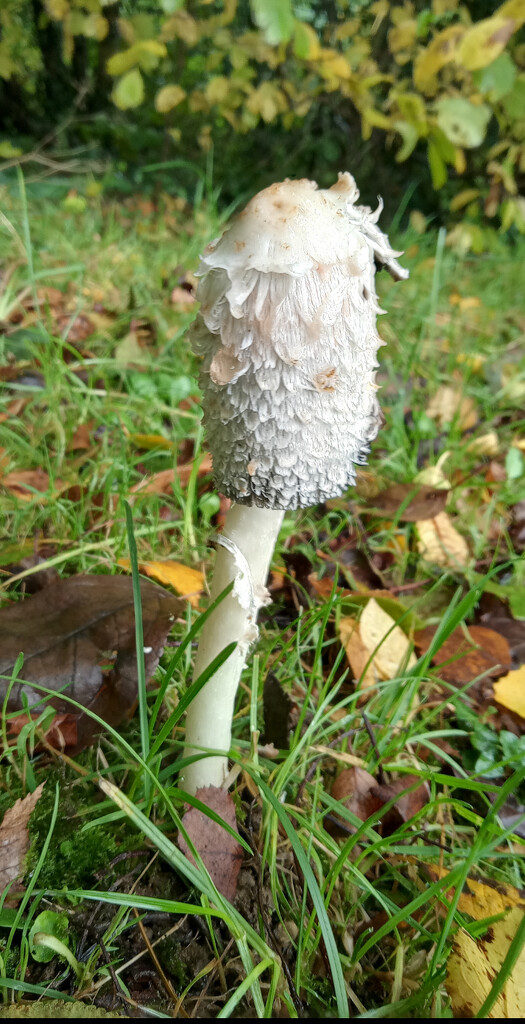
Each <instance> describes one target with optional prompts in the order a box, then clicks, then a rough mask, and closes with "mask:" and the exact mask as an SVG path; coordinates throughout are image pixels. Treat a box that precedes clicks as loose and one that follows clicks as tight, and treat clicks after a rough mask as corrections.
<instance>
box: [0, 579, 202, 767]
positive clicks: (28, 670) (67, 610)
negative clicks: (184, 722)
mask: <svg viewBox="0 0 525 1024" xmlns="http://www.w3.org/2000/svg"><path fill="white" fill-rule="evenodd" d="M140 589H141V601H142V617H143V630H144V645H145V646H144V652H143V654H144V662H145V668H146V675H147V676H148V678H151V676H152V675H153V673H154V671H155V669H156V667H157V665H158V662H159V658H160V656H161V654H162V650H163V648H164V644H165V641H166V637H167V635H168V633H169V630H170V628H171V626H172V624H173V622H174V619H175V617H176V616H178V615H179V614H180V612H181V609H182V604H181V602H180V600H179V599H178V598H175V597H173V596H172V595H171V594H169V593H167V591H165V590H163V589H162V588H161V587H159V586H157V585H156V584H154V583H151V582H150V581H149V580H141V587H140ZM0 652H1V653H0V699H1V700H4V699H5V698H6V697H8V700H7V709H8V711H9V712H16V711H19V710H25V708H27V706H28V707H29V709H30V711H31V712H32V711H33V710H34V711H35V712H37V713H40V711H41V710H42V703H41V702H42V699H43V694H42V692H41V691H40V690H39V689H38V687H39V686H40V687H46V688H47V689H49V690H51V691H53V693H54V694H55V695H54V696H51V697H50V698H49V703H50V705H51V706H52V707H54V708H55V709H56V711H57V712H59V713H60V714H61V715H62V716H65V718H62V720H61V725H62V727H64V723H65V722H66V723H67V724H68V725H69V730H68V737H69V739H68V744H67V745H68V746H70V745H71V746H72V747H73V748H74V749H75V750H80V749H83V748H84V747H85V746H86V745H88V744H89V743H91V742H92V739H93V736H94V735H95V734H96V732H97V728H98V727H97V723H96V722H94V721H93V719H92V718H90V717H89V715H87V714H85V713H84V712H79V711H78V710H74V709H72V707H71V705H70V704H68V700H67V698H68V697H71V698H73V699H74V700H75V701H77V702H78V703H79V704H81V705H82V706H83V708H85V709H86V711H87V710H91V711H94V712H95V713H96V714H97V715H98V716H99V717H100V718H102V719H103V720H104V721H105V722H107V723H108V724H110V725H114V726H116V725H118V724H120V722H122V720H123V719H124V718H125V717H129V716H130V715H131V714H132V713H133V711H134V710H135V707H136V703H137V697H138V689H137V686H138V684H137V680H138V675H137V652H136V647H135V615H134V604H133V586H132V581H131V579H129V578H128V577H126V576H103V575H99V576H90V575H86V576H72V577H70V578H69V579H64V580H59V581H58V582H56V583H54V584H52V585H51V586H49V587H46V588H45V589H44V590H41V591H39V592H38V593H37V594H35V595H34V596H33V597H30V598H28V599H26V600H25V601H19V602H16V603H14V604H10V605H6V606H4V607H3V608H1V609H0ZM20 652H22V653H23V655H24V661H23V666H22V668H21V670H20V674H21V679H20V677H19V680H18V681H17V680H15V681H13V678H12V673H13V670H14V667H15V664H16V661H17V658H18V656H19V654H20ZM10 721H11V722H13V719H12V718H11V719H10ZM15 721H16V719H15ZM71 732H72V733H73V737H74V740H75V741H74V742H73V743H71V738H72V737H71Z"/></svg>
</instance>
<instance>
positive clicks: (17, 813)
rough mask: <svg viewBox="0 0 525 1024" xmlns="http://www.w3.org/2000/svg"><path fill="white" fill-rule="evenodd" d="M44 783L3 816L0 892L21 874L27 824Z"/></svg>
mask: <svg viewBox="0 0 525 1024" xmlns="http://www.w3.org/2000/svg"><path fill="white" fill-rule="evenodd" d="M43 788H44V783H43V782H42V783H41V784H40V786H37V788H36V789H35V791H34V792H33V793H28V794H27V796H24V797H21V798H20V799H19V800H17V801H16V802H15V803H14V804H13V806H12V807H10V808H9V809H8V810H7V811H6V812H5V814H4V817H3V820H2V824H1V825H0V850H1V851H2V860H1V863H0V891H3V890H4V889H6V888H7V886H8V885H10V883H11V882H14V881H15V880H16V879H17V878H20V876H21V875H22V873H23V870H24V860H25V857H26V854H27V851H28V850H29V830H28V827H27V825H28V822H29V818H30V817H31V814H32V812H33V810H34V808H35V806H36V804H37V802H38V800H39V799H40V797H41V795H42V790H43Z"/></svg>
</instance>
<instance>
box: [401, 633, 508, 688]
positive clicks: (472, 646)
mask: <svg viewBox="0 0 525 1024" xmlns="http://www.w3.org/2000/svg"><path fill="white" fill-rule="evenodd" d="M436 629H437V627H436V626H426V627H425V629H420V630H419V631H418V632H417V633H416V635H415V637H414V642H415V645H416V648H417V650H418V651H419V652H420V653H421V654H425V653H426V651H428V648H429V647H430V644H431V642H432V640H433V639H434V635H435V633H436ZM469 638H470V639H469ZM451 659H453V660H451ZM445 661H450V664H449V665H442V664H441V663H442V662H445ZM433 664H434V665H439V666H440V667H439V669H438V672H439V675H440V677H441V679H445V680H446V681H447V682H448V683H453V684H454V685H455V686H463V685H464V684H465V683H469V682H470V681H471V680H472V679H476V678H477V676H480V675H482V674H483V673H485V674H487V672H488V674H489V675H490V676H497V675H499V674H501V672H502V671H505V670H506V669H509V668H510V665H511V655H510V648H509V645H508V643H507V641H506V640H505V637H504V636H501V634H500V633H496V631H495V630H493V629H487V627H486V626H469V630H468V635H466V634H465V633H464V631H463V630H462V628H461V626H458V627H457V629H455V630H454V632H453V633H451V634H450V636H449V637H448V638H447V639H446V640H445V642H444V643H443V644H442V645H441V647H440V649H439V651H438V652H437V654H436V656H435V657H434V659H433Z"/></svg>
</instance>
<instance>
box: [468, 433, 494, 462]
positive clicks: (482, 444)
mask: <svg viewBox="0 0 525 1024" xmlns="http://www.w3.org/2000/svg"><path fill="white" fill-rule="evenodd" d="M499 450H500V444H499V438H498V435H497V434H496V431H495V430H491V431H489V433H488V434H482V435H481V436H480V437H474V438H473V440H472V441H469V443H468V445H467V451H469V452H474V454H475V455H486V456H488V457H489V458H492V457H493V456H494V455H498V453H499Z"/></svg>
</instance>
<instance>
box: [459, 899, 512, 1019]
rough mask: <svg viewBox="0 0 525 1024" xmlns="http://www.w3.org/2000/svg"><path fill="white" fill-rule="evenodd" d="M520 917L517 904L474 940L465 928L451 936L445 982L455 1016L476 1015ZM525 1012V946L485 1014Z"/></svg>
mask: <svg viewBox="0 0 525 1024" xmlns="http://www.w3.org/2000/svg"><path fill="white" fill-rule="evenodd" d="M522 919H523V911H522V910H520V909H519V907H514V908H513V909H512V910H509V912H508V914H507V916H506V917H505V919H504V920H503V921H496V922H495V923H494V924H492V925H491V926H490V928H489V929H488V931H487V933H486V935H485V936H483V938H481V939H478V940H477V941H476V940H475V939H473V938H472V936H471V935H469V934H468V932H466V931H465V930H464V929H460V930H459V931H458V933H457V935H456V938H455V940H454V945H453V948H452V952H451V954H450V956H449V958H448V961H447V977H446V982H445V986H446V989H447V992H448V994H449V996H450V999H451V1003H452V1011H453V1015H454V1017H476V1016H477V1014H478V1012H479V1010H480V1009H481V1006H482V1005H483V1003H484V1001H485V999H486V998H487V996H488V995H489V993H490V991H491V989H492V986H493V985H494V982H495V980H496V978H497V976H498V974H499V972H500V970H501V965H502V963H503V961H504V959H505V957H506V955H507V953H508V950H509V946H510V944H511V942H512V940H513V938H514V936H515V934H516V931H517V929H518V928H519V926H520V924H521V921H522ZM524 1016H525V948H522V950H521V952H520V954H519V956H518V959H517V961H516V963H515V964H514V967H513V970H512V973H511V975H510V976H509V978H508V979H507V981H506V982H505V985H504V987H503V990H502V992H501V994H500V995H499V996H498V999H497V1000H496V1002H495V1003H494V1006H493V1007H492V1009H491V1010H490V1011H489V1013H488V1014H487V1018H493V1017H510V1018H514V1019H515V1020H521V1019H522V1018H523V1017H524Z"/></svg>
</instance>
